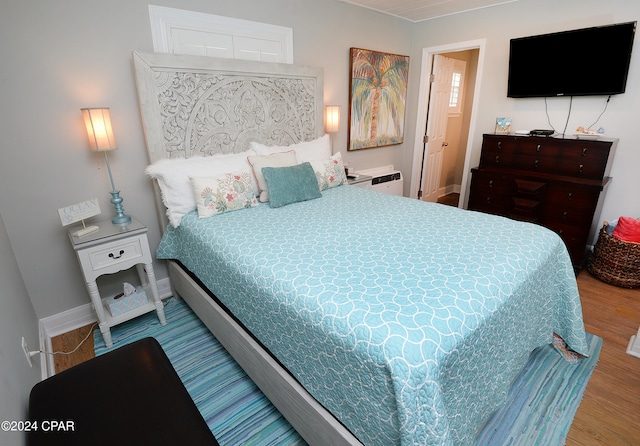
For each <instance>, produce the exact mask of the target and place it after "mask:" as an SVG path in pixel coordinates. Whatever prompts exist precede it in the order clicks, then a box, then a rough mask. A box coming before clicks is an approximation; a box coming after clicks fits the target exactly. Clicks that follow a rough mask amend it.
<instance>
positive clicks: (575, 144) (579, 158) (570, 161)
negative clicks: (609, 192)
mask: <svg viewBox="0 0 640 446" xmlns="http://www.w3.org/2000/svg"><path fill="white" fill-rule="evenodd" d="M608 158H609V145H608V144H606V143H598V142H597V141H588V142H587V141H565V142H564V145H563V151H562V158H561V159H560V162H559V163H558V168H557V173H558V174H560V175H569V176H573V177H577V178H589V179H594V180H601V179H602V178H603V177H604V174H605V169H606V166H607V159H608Z"/></svg>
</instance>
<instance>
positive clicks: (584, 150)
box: [582, 147, 587, 156]
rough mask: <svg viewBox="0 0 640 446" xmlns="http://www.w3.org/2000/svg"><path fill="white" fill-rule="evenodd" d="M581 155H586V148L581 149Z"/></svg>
mask: <svg viewBox="0 0 640 446" xmlns="http://www.w3.org/2000/svg"><path fill="white" fill-rule="evenodd" d="M582 156H587V148H586V147H585V148H584V149H582Z"/></svg>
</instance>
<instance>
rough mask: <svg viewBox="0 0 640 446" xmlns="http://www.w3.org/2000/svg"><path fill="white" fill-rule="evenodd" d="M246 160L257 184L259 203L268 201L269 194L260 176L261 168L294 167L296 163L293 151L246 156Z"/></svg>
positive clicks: (262, 176) (265, 183) (262, 177)
mask: <svg viewBox="0 0 640 446" xmlns="http://www.w3.org/2000/svg"><path fill="white" fill-rule="evenodd" d="M247 160H248V161H249V164H250V165H251V167H252V169H253V175H254V176H255V177H256V181H257V182H258V189H259V190H260V201H261V202H263V203H264V202H266V201H269V194H268V192H267V182H266V181H265V179H264V175H262V168H263V167H288V166H295V165H296V164H299V163H298V160H297V158H296V154H295V152H294V151H293V150H289V151H287V152H276V153H271V154H270V155H260V156H248V157H247Z"/></svg>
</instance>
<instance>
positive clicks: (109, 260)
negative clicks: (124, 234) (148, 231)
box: [86, 237, 143, 271]
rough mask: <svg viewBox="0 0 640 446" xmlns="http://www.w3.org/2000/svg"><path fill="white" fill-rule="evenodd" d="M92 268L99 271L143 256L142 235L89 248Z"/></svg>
mask: <svg viewBox="0 0 640 446" xmlns="http://www.w3.org/2000/svg"><path fill="white" fill-rule="evenodd" d="M86 255H87V257H88V259H89V263H90V265H91V268H92V269H93V270H94V271H98V270H100V269H103V268H107V267H110V266H113V265H117V264H120V263H125V262H130V261H132V260H135V259H139V258H142V256H143V251H142V243H141V241H140V237H135V238H129V239H126V240H121V241H118V242H113V243H109V244H107V245H100V246H97V247H95V248H89V249H88V251H87V253H86Z"/></svg>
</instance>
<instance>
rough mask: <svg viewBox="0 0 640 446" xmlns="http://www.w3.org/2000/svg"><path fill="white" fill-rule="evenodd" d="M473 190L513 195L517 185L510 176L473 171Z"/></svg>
mask: <svg viewBox="0 0 640 446" xmlns="http://www.w3.org/2000/svg"><path fill="white" fill-rule="evenodd" d="M471 189H472V190H477V191H481V192H487V193H493V194H496V193H498V194H511V193H513V192H514V190H515V183H514V182H513V179H512V178H511V177H510V176H508V175H502V174H497V173H490V172H482V171H478V170H476V169H473V170H472V177H471Z"/></svg>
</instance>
